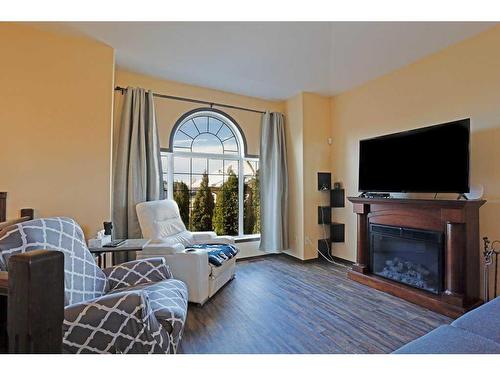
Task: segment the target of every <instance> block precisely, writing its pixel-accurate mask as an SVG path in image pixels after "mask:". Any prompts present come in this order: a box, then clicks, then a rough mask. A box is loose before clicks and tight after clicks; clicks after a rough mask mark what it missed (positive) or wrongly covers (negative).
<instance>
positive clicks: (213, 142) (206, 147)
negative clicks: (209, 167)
mask: <svg viewBox="0 0 500 375" xmlns="http://www.w3.org/2000/svg"><path fill="white" fill-rule="evenodd" d="M192 150H193V152H204V153H210V154H222V152H223V149H222V143H221V141H220V139H219V138H217V137H216V136H215V135H213V134H209V133H203V134H200V135H199V136H197V137H196V138H195V140H194V141H193V145H192Z"/></svg>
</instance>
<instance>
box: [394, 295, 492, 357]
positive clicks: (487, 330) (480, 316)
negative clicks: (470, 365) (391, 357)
mask: <svg viewBox="0 0 500 375" xmlns="http://www.w3.org/2000/svg"><path fill="white" fill-rule="evenodd" d="M394 353H396V354H500V297H497V298H495V299H494V300H493V301H490V302H488V303H486V304H484V305H482V306H480V307H478V308H477V309H475V310H472V311H470V312H468V313H467V314H465V315H463V316H461V317H460V318H458V319H457V320H455V321H454V322H453V323H451V325H444V326H441V327H438V328H436V329H435V330H434V331H431V332H429V333H428V334H427V335H425V336H422V337H420V338H418V339H416V340H414V341H412V342H410V343H408V344H406V345H404V346H403V347H401V348H399V349H398V350H396V351H395V352H394Z"/></svg>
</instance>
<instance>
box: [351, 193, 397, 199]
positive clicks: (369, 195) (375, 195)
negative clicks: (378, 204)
mask: <svg viewBox="0 0 500 375" xmlns="http://www.w3.org/2000/svg"><path fill="white" fill-rule="evenodd" d="M390 197H391V194H388V193H368V192H363V193H361V194H360V195H359V198H390Z"/></svg>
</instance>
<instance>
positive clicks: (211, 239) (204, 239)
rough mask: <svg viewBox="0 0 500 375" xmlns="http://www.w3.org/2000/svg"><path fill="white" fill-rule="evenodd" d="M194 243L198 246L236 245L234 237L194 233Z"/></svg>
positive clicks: (212, 233) (210, 233) (211, 233)
mask: <svg viewBox="0 0 500 375" xmlns="http://www.w3.org/2000/svg"><path fill="white" fill-rule="evenodd" d="M192 233H193V241H194V243H195V244H197V245H201V244H234V243H235V242H234V237H231V236H218V235H217V233H215V232H192Z"/></svg>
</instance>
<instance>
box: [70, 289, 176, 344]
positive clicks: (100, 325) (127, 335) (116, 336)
mask: <svg viewBox="0 0 500 375" xmlns="http://www.w3.org/2000/svg"><path fill="white" fill-rule="evenodd" d="M63 334H64V337H63V346H64V351H65V352H68V353H168V352H169V350H170V339H169V333H168V332H167V331H166V330H165V329H164V328H163V326H162V325H161V324H160V323H159V322H158V320H157V319H156V317H155V315H154V313H153V310H152V308H151V306H150V303H149V301H148V299H147V298H145V297H144V295H143V294H142V292H141V291H130V292H122V293H115V294H108V295H105V296H102V297H99V298H96V299H94V300H90V301H86V302H82V303H78V304H74V305H69V306H67V307H66V308H65V309H64V323H63Z"/></svg>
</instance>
